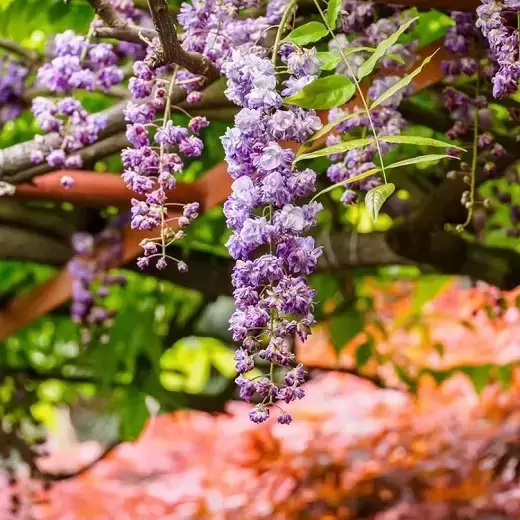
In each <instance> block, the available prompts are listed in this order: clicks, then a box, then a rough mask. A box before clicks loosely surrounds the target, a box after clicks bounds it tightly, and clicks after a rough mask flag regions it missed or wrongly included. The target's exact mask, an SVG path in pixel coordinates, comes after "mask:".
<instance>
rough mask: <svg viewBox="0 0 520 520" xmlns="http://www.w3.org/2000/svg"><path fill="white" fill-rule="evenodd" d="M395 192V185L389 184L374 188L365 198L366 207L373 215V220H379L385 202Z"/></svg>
mask: <svg viewBox="0 0 520 520" xmlns="http://www.w3.org/2000/svg"><path fill="white" fill-rule="evenodd" d="M394 191H395V184H393V183H392V182H389V183H388V184H382V185H381V186H376V187H375V188H372V189H371V190H370V191H369V192H368V193H367V194H366V197H365V205H366V207H367V208H368V211H369V212H370V215H372V218H373V219H374V221H375V220H377V216H378V215H379V211H380V209H381V208H382V207H383V204H384V203H385V200H386V199H387V198H388V197H390V195H392V193H393V192H394Z"/></svg>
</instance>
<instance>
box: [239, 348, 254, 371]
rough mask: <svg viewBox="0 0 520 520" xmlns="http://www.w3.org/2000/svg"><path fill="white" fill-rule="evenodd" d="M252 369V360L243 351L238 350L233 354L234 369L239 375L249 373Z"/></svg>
mask: <svg viewBox="0 0 520 520" xmlns="http://www.w3.org/2000/svg"><path fill="white" fill-rule="evenodd" d="M254 367H255V365H254V363H253V360H252V359H251V357H250V356H249V354H248V353H247V352H246V351H245V350H242V349H239V350H237V351H236V352H235V368H236V371H237V372H238V373H239V374H243V373H245V372H249V371H250V370H253V368H254Z"/></svg>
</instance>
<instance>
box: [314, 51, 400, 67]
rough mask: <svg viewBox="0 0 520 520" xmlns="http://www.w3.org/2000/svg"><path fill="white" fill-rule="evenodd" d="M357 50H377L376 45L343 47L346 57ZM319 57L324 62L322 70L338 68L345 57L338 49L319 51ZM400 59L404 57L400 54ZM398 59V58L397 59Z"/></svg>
mask: <svg viewBox="0 0 520 520" xmlns="http://www.w3.org/2000/svg"><path fill="white" fill-rule="evenodd" d="M355 52H375V48H374V47H350V48H348V49H343V55H344V56H345V57H346V56H348V55H349V54H354V53H355ZM317 55H318V58H319V59H320V60H321V61H322V62H323V65H322V66H321V70H333V69H334V68H336V67H337V66H338V65H339V63H340V62H341V60H342V59H343V57H342V56H341V54H340V53H339V52H338V51H327V52H318V53H317ZM399 58H400V59H402V58H401V57H400V56H399ZM396 61H397V60H396Z"/></svg>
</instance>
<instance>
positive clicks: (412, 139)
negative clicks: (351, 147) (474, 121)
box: [379, 135, 466, 152]
mask: <svg viewBox="0 0 520 520" xmlns="http://www.w3.org/2000/svg"><path fill="white" fill-rule="evenodd" d="M379 140H380V141H384V142H385V143H394V144H414V145H417V146H435V147H436V148H445V147H446V148H448V147H449V148H456V149H457V150H462V151H463V152H465V151H466V150H465V149H464V148H461V147H460V146H457V145H454V144H453V143H447V142H446V141H439V140H438V139H432V138H431V137H419V136H415V135H385V136H383V137H380V138H379Z"/></svg>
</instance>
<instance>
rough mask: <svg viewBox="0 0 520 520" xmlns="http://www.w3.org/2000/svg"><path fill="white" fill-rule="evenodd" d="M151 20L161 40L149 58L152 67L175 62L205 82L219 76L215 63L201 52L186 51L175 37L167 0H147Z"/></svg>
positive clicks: (175, 30) (175, 31)
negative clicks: (158, 46)
mask: <svg viewBox="0 0 520 520" xmlns="http://www.w3.org/2000/svg"><path fill="white" fill-rule="evenodd" d="M148 5H149V7H150V13H151V14H152V20H153V23H154V25H155V28H156V29H157V32H158V33H159V39H160V40H161V45H160V48H158V51H157V55H156V56H154V57H153V58H152V59H151V60H150V65H151V66H152V67H153V68H156V67H160V66H161V65H168V64H171V63H173V64H176V65H179V66H181V67H184V68H185V69H186V70H189V71H190V72H192V73H193V74H197V75H200V76H204V77H205V78H206V79H207V82H211V81H213V80H214V79H215V78H217V77H218V76H219V73H218V70H217V69H216V67H215V65H214V64H213V63H212V62H211V61H210V60H208V59H207V58H206V57H204V56H202V55H201V54H198V53H194V52H186V51H185V50H184V49H183V48H182V46H181V44H180V42H179V39H178V37H177V29H176V28H175V22H174V21H173V17H172V15H171V13H170V11H169V7H168V1H167V0H148Z"/></svg>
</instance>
